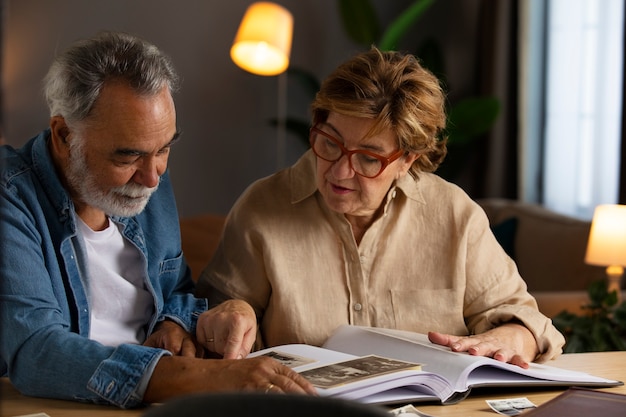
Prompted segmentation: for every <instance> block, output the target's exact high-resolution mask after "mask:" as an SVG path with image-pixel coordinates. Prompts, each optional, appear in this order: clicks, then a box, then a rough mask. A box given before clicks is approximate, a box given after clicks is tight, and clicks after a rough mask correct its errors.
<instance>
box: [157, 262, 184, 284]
mask: <svg viewBox="0 0 626 417" xmlns="http://www.w3.org/2000/svg"><path fill="white" fill-rule="evenodd" d="M182 265H183V255H182V253H181V254H180V255H179V256H177V257H175V258H169V259H164V260H163V261H161V263H160V264H159V283H160V285H161V287H162V288H163V289H164V290H165V292H166V293H170V292H172V291H174V289H175V288H176V285H177V283H178V277H179V276H180V273H181V268H182Z"/></svg>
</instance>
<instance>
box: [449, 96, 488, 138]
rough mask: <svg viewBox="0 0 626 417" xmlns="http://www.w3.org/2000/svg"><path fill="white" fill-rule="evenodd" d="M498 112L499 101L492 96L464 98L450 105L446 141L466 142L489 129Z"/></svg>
mask: <svg viewBox="0 0 626 417" xmlns="http://www.w3.org/2000/svg"><path fill="white" fill-rule="evenodd" d="M499 113H500V102H499V101H498V99H496V98H494V97H475V98H466V99H464V100H462V101H460V102H458V103H457V104H456V105H454V106H452V108H451V109H450V111H449V113H448V141H449V142H451V143H456V144H466V143H468V142H469V141H470V140H471V139H473V138H475V137H476V136H480V135H482V134H484V133H486V132H487V131H489V129H491V126H492V125H493V123H494V122H495V120H496V118H497V117H498V114H499Z"/></svg>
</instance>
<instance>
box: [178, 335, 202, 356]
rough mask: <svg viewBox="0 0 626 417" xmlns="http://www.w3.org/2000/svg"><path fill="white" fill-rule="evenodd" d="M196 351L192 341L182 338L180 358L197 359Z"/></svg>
mask: <svg viewBox="0 0 626 417" xmlns="http://www.w3.org/2000/svg"><path fill="white" fill-rule="evenodd" d="M197 353H198V352H197V349H196V344H195V343H194V341H193V340H192V339H191V338H188V337H186V338H184V339H183V343H182V346H181V348H180V356H187V357H190V358H195V357H197Z"/></svg>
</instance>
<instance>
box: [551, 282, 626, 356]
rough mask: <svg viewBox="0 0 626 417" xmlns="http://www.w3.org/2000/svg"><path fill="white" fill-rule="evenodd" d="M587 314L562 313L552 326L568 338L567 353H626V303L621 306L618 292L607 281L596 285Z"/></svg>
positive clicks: (584, 309) (589, 291) (586, 306)
mask: <svg viewBox="0 0 626 417" xmlns="http://www.w3.org/2000/svg"><path fill="white" fill-rule="evenodd" d="M588 293H589V300H590V301H589V303H588V304H586V305H584V306H583V311H584V314H582V315H577V314H573V313H570V312H568V311H562V312H561V313H559V314H558V315H556V316H555V317H554V318H553V319H552V322H553V323H554V326H555V327H556V328H557V329H558V330H559V331H560V332H561V333H563V335H564V336H565V340H566V344H565V348H564V349H563V351H564V352H565V353H574V352H603V351H610V350H626V301H624V302H622V303H620V304H619V305H618V295H617V291H611V292H609V291H608V284H607V282H606V280H600V281H596V282H593V283H592V284H591V285H590V286H589V289H588Z"/></svg>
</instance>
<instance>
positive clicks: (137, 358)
mask: <svg viewBox="0 0 626 417" xmlns="http://www.w3.org/2000/svg"><path fill="white" fill-rule="evenodd" d="M176 82H177V76H176V74H175V71H174V69H173V67H172V64H171V62H170V61H169V59H168V58H167V57H166V56H164V55H163V54H162V53H161V52H160V51H159V50H158V49H157V48H156V47H155V46H153V45H151V44H149V43H147V42H145V41H143V40H140V39H137V38H135V37H133V36H130V35H126V34H122V33H110V32H105V33H101V34H99V35H98V36H96V37H94V38H92V39H89V40H84V41H79V42H78V43H76V44H75V45H73V46H72V47H71V48H70V49H69V50H67V51H66V52H65V53H64V54H62V55H60V56H59V57H58V58H57V59H56V60H55V61H54V63H53V64H52V66H51V68H50V71H49V73H48V74H47V76H46V79H45V95H46V99H47V101H48V105H49V108H50V115H51V118H50V127H49V129H46V130H45V131H43V132H42V133H40V134H39V135H38V136H37V137H35V138H33V139H32V140H30V141H29V142H28V143H27V144H26V145H25V146H23V147H22V148H21V149H18V150H14V149H12V148H10V147H8V146H5V147H3V148H2V154H1V155H2V162H1V164H2V175H1V180H0V181H1V182H0V192H1V193H2V201H1V217H0V227H1V231H2V237H3V239H2V243H0V245H1V249H0V255H1V256H0V272H1V274H2V275H1V276H2V279H1V280H0V320H1V325H0V329H1V332H2V333H1V335H0V359H1V361H0V365H1V366H2V367H3V368H4V369H3V372H6V373H7V374H8V376H9V378H10V380H11V382H12V383H13V384H14V386H15V387H16V388H17V389H18V390H20V391H21V392H23V393H24V394H27V395H33V396H42V397H52V398H63V399H72V400H78V401H87V402H94V403H106V404H113V405H116V406H118V407H124V408H127V407H134V406H138V405H141V404H144V403H150V402H159V401H163V400H165V399H167V398H169V397H172V396H175V395H179V394H184V393H190V392H198V391H236V390H261V391H273V392H296V393H305V392H306V393H314V389H313V388H312V386H311V385H310V384H309V383H308V382H307V381H305V380H304V379H303V378H302V377H300V376H299V375H298V374H296V373H295V372H293V371H292V370H291V369H289V368H287V367H284V366H282V365H280V364H279V363H278V362H276V361H273V360H271V359H269V358H255V359H245V360H237V359H238V358H242V357H244V356H245V355H246V354H247V353H248V352H249V351H250V349H251V347H252V345H253V343H254V339H255V335H256V319H255V316H254V312H253V311H252V309H251V307H250V306H249V305H248V304H246V303H245V302H243V301H236V300H231V301H228V302H226V303H224V304H221V305H220V306H217V307H216V308H214V309H212V310H208V311H207V301H206V300H205V299H201V298H195V297H194V296H193V295H192V291H193V282H192V281H191V278H190V271H189V268H188V267H187V264H186V263H185V261H184V258H183V256H182V252H181V245H180V232H179V229H178V214H177V211H176V205H175V201H174V197H173V193H172V188H171V184H170V181H169V179H168V174H167V171H166V168H167V162H168V157H169V154H170V150H171V147H172V145H173V144H174V143H175V142H176V141H177V140H178V138H179V133H178V131H177V128H176V112H175V107H174V102H173V99H172V92H173V91H174V90H175V88H176ZM226 317H228V319H225V318H226ZM233 317H234V319H233ZM210 352H214V353H216V354H219V355H221V356H223V357H224V359H203V357H205V356H206V354H207V353H210Z"/></svg>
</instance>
